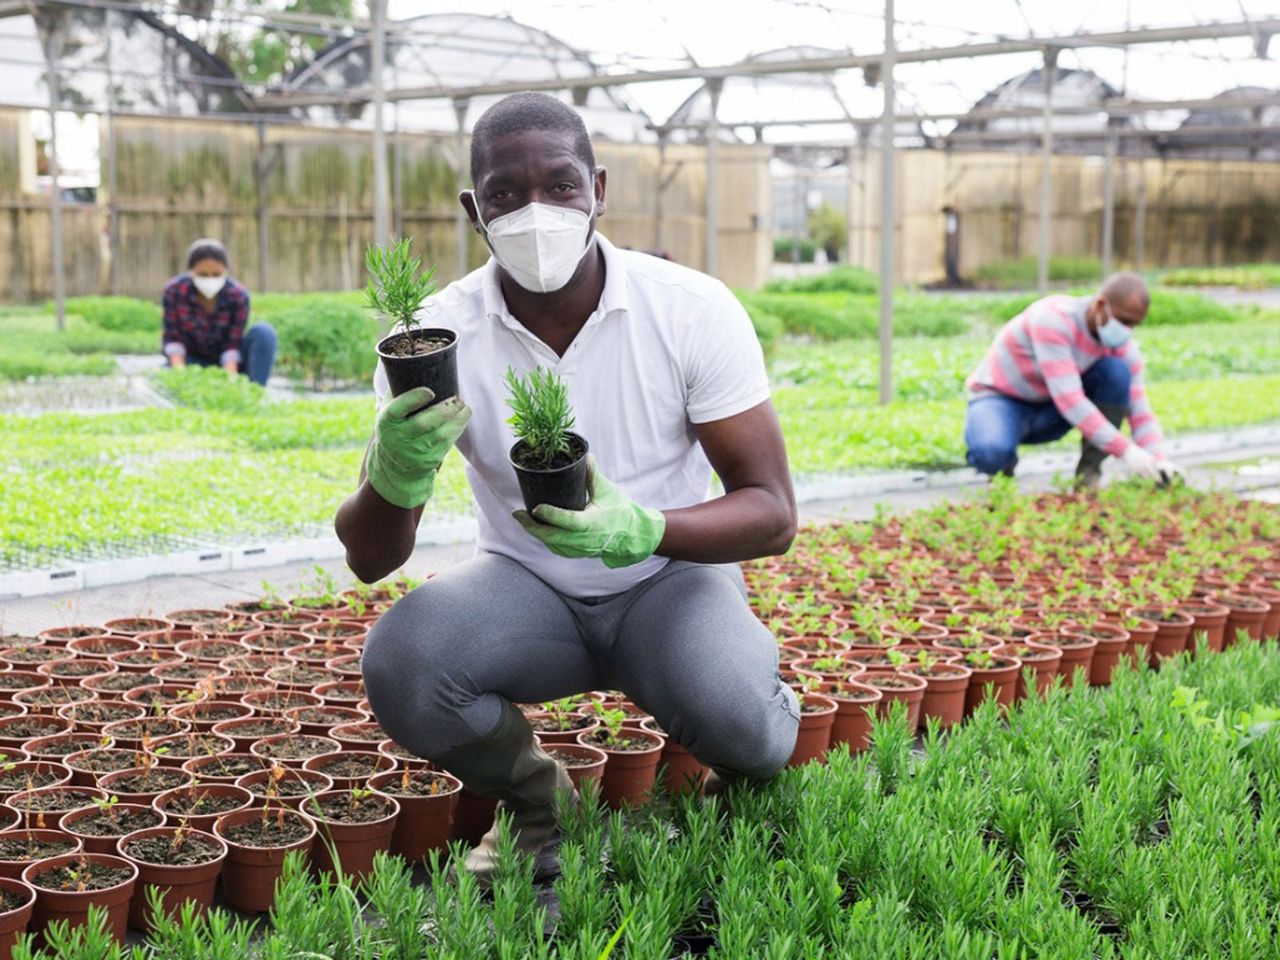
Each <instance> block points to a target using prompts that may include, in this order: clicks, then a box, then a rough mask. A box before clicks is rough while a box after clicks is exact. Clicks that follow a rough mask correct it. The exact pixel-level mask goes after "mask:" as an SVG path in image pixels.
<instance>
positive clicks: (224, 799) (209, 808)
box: [166, 787, 245, 817]
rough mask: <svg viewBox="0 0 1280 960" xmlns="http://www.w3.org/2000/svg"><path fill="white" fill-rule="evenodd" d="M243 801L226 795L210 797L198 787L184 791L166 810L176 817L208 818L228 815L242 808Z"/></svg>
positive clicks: (207, 792)
mask: <svg viewBox="0 0 1280 960" xmlns="http://www.w3.org/2000/svg"><path fill="white" fill-rule="evenodd" d="M244 803H245V801H243V800H241V799H240V798H239V797H237V796H227V795H226V794H215V795H211V794H210V793H209V791H207V790H203V789H201V788H200V787H195V788H194V790H191V791H187V790H184V791H183V792H182V793H181V794H179V795H178V797H177V798H176V799H175V800H172V801H170V802H169V803H168V804H167V806H166V810H168V812H169V813H171V814H172V815H174V816H176V817H208V816H212V815H213V814H215V813H229V812H230V811H232V810H238V809H239V808H240V807H242V806H244Z"/></svg>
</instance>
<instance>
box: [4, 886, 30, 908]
mask: <svg viewBox="0 0 1280 960" xmlns="http://www.w3.org/2000/svg"><path fill="white" fill-rule="evenodd" d="M26 902H27V898H26V897H22V896H19V895H18V894H16V893H10V892H9V891H8V890H0V913H9V912H11V911H13V910H17V909H18V908H19V907H21V906H23V905H24V904H25V903H26Z"/></svg>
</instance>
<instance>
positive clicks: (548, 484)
mask: <svg viewBox="0 0 1280 960" xmlns="http://www.w3.org/2000/svg"><path fill="white" fill-rule="evenodd" d="M569 436H570V437H572V438H573V440H574V441H575V442H576V444H577V446H578V457H577V459H576V460H574V461H573V463H570V464H566V465H565V466H563V467H553V468H551V469H550V470H530V469H529V468H528V467H522V466H520V464H519V463H517V462H516V451H517V450H519V449H520V448H521V447H523V446H524V441H523V440H517V441H516V444H515V446H513V447H512V448H511V452H510V453H509V454H508V455H507V459H508V460H510V461H511V466H513V467H514V468H515V471H516V479H517V480H519V481H520V494H521V495H522V496H523V497H524V506H525V509H526V510H528V511H529V512H530V513H532V512H533V508H534V507H536V506H537V505H538V504H540V503H545V504H546V505H547V506H550V507H562V508H563V509H565V510H585V509H586V507H587V441H586V440H584V439H582V437H580V436H578V435H577V434H576V433H571V434H569Z"/></svg>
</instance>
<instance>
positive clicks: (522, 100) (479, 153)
mask: <svg viewBox="0 0 1280 960" xmlns="http://www.w3.org/2000/svg"><path fill="white" fill-rule="evenodd" d="M525 130H559V131H560V132H562V133H567V134H568V135H569V136H571V137H572V138H573V152H574V153H576V154H577V155H578V159H579V160H581V161H582V162H583V163H585V164H586V165H587V169H588V170H590V171H594V170H595V168H596V152H595V151H594V150H593V149H592V148H591V137H590V136H589V135H588V134H587V125H586V124H585V123H583V122H582V117H581V116H579V115H578V111H577V110H574V109H573V107H571V106H569V105H568V104H567V103H564V102H563V101H561V100H557V99H556V98H555V97H553V96H551V95H550V94H546V93H534V92H526V93H513V94H511V95H510V96H508V97H503V98H502V99H501V100H499V101H498V102H497V103H495V104H494V105H493V106H491V107H490V108H489V109H488V110H486V111H485V112H484V113H482V114H480V119H479V120H477V121H476V125H475V127H474V128H473V129H472V131H471V182H472V183H473V184H474V183H475V182H476V181H477V180H478V179H479V178H478V176H477V175H478V174H479V173H480V171H481V170H483V169H484V164H485V161H486V160H487V159H488V151H489V147H490V145H491V144H492V143H493V142H494V141H495V140H500V139H502V138H503V137H505V136H507V135H508V134H512V133H523V132H524V131H525Z"/></svg>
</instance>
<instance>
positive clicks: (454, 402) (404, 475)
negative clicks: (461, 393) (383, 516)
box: [364, 387, 471, 510]
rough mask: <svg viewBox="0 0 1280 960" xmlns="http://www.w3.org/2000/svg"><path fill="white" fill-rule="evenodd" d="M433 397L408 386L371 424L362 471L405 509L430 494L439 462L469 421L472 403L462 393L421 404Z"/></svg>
mask: <svg viewBox="0 0 1280 960" xmlns="http://www.w3.org/2000/svg"><path fill="white" fill-rule="evenodd" d="M433 399H435V394H433V393H432V392H431V391H430V390H429V389H428V388H426V387H415V388H414V389H412V390H407V391H405V392H404V393H402V394H400V396H398V397H396V398H395V399H394V400H392V401H391V402H390V403H388V404H387V405H386V406H385V407H384V408H383V409H382V410H381V411H380V412H379V413H378V419H377V420H376V421H375V422H374V425H373V442H372V443H370V444H369V453H368V455H367V456H366V458H365V467H364V469H365V476H367V477H368V478H369V485H370V486H371V487H373V489H374V490H376V491H377V492H378V495H379V496H381V497H382V499H384V500H386V501H387V502H388V503H391V504H394V505H395V506H397V507H402V508H404V509H405V510H412V509H414V508H415V507H420V506H422V505H423V504H424V503H426V502H427V501H428V500H430V499H431V494H432V492H433V491H434V489H435V482H436V472H437V471H438V470H439V469H440V464H442V463H443V462H444V458H445V455H446V454H447V453H448V452H449V450H450V449H451V448H452V447H453V445H454V444H455V443H456V442H457V441H458V438H459V437H460V436H462V432H463V431H464V430H466V429H467V424H468V423H469V422H470V421H471V408H470V407H468V406H467V405H466V404H465V403H463V402H462V400H461V398H459V397H449V399H447V400H443V401H441V402H440V403H437V404H436V405H435V406H432V407H426V405H427V404H428V403H430V402H431V401H432V400H433ZM423 407H426V409H423Z"/></svg>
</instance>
